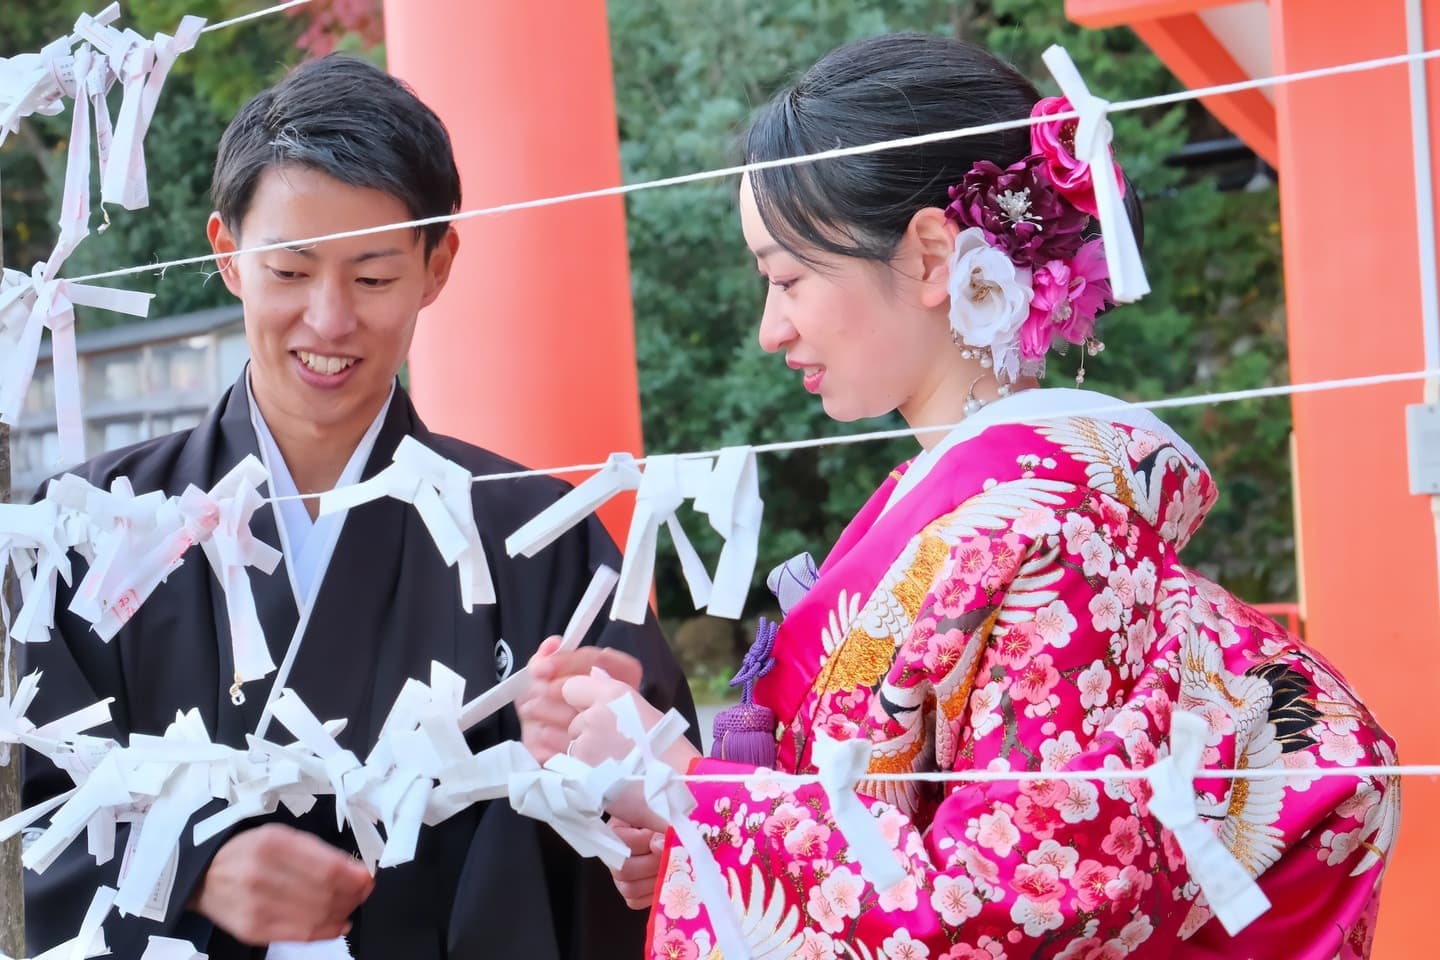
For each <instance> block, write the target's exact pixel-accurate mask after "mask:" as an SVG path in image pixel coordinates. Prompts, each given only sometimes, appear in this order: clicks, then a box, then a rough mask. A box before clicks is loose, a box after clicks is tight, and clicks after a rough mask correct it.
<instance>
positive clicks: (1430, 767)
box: [628, 763, 1440, 785]
mask: <svg viewBox="0 0 1440 960" xmlns="http://www.w3.org/2000/svg"><path fill="white" fill-rule="evenodd" d="M1149 772H1150V771H1149V770H1148V769H1145V768H1137V769H1128V768H1127V769H1116V770H920V771H912V772H910V773H867V774H865V776H864V777H863V780H864V781H866V782H869V781H874V782H876V783H915V782H920V783H1035V782H1040V781H1047V782H1048V781H1053V780H1064V781H1068V782H1075V781H1081V780H1083V781H1091V782H1093V781H1097V780H1099V781H1106V782H1109V781H1116V780H1144V779H1145V778H1146V777H1147V776H1148V774H1149ZM1324 777H1440V763H1432V764H1406V765H1404V766H1354V767H1296V768H1293V769H1291V768H1289V767H1286V768H1275V767H1265V768H1258V769H1254V768H1247V769H1244V770H1231V769H1213V770H1212V769H1210V768H1201V769H1200V770H1197V771H1196V772H1195V779H1196V780H1207V779H1214V780H1274V779H1292V778H1293V779H1305V780H1309V779H1313V778H1324ZM769 778H773V779H775V780H778V781H781V782H782V783H785V784H787V785H788V784H795V785H799V784H812V783H816V784H818V783H819V782H820V776H819V774H815V773H780V772H778V771H775V770H769V769H763V768H762V769H760V770H757V771H756V772H755V773H691V774H685V775H682V776H680V777H679V779H681V780H683V781H685V782H686V783H753V782H755V780H757V779H760V780H764V779H769ZM628 779H632V780H639V779H641V778H639V777H631V778H628Z"/></svg>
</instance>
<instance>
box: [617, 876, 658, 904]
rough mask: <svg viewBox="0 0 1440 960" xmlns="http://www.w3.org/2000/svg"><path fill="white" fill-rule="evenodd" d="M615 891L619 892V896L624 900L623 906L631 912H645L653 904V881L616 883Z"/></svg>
mask: <svg viewBox="0 0 1440 960" xmlns="http://www.w3.org/2000/svg"><path fill="white" fill-rule="evenodd" d="M615 889H616V890H618V891H620V896H621V897H623V898H624V899H625V905H626V906H627V907H629V908H630V909H631V910H646V909H648V908H649V907H650V905H651V904H652V903H654V902H655V883H654V880H653V879H652V880H651V881H650V882H649V883H637V882H631V881H623V882H618V883H616V884H615Z"/></svg>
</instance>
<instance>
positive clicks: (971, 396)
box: [965, 373, 985, 417]
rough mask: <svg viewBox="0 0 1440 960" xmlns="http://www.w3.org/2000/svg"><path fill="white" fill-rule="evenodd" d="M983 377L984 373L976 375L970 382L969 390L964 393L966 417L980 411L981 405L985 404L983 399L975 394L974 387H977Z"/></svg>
mask: <svg viewBox="0 0 1440 960" xmlns="http://www.w3.org/2000/svg"><path fill="white" fill-rule="evenodd" d="M984 379H985V374H983V373H982V374H980V376H978V377H976V378H975V381H974V382H973V383H971V384H970V390H969V391H968V392H967V393H966V394H965V416H967V417H973V416H974V415H975V414H977V413H979V412H980V408H981V407H983V406H985V401H984V400H981V399H980V398H979V397H977V396H975V388H976V387H978V386H979V385H980V381H981V380H984Z"/></svg>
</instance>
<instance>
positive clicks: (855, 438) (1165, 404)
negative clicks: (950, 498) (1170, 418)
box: [263, 368, 1440, 503]
mask: <svg viewBox="0 0 1440 960" xmlns="http://www.w3.org/2000/svg"><path fill="white" fill-rule="evenodd" d="M1427 377H1430V378H1434V377H1440V368H1437V369H1434V370H1414V371H1411V372H1409V373H1382V374H1375V375H1373V376H1368V377H1347V378H1344V379H1339V380H1316V381H1312V382H1310V383H1284V384H1279V385H1278V386H1273V387H1253V388H1251V389H1249V390H1230V391H1226V392H1224V393H1202V394H1196V395H1194V396H1188V397H1167V398H1165V399H1163V400H1145V401H1138V402H1135V403H1129V402H1125V401H1121V402H1118V403H1107V404H1099V405H1096V406H1093V407H1084V408H1081V409H1078V410H1074V411H1071V412H1067V413H1066V414H1065V415H1066V416H1067V417H1094V416H1099V415H1101V414H1107V413H1115V412H1118V411H1121V410H1134V409H1137V408H1138V409H1142V410H1169V409H1174V408H1177V407H1191V406H1215V405H1218V404H1222V403H1235V402H1238V401H1241V400H1256V399H1262V398H1266V397H1288V396H1295V395H1297V394H1309V393H1323V392H1325V391H1327V390H1349V389H1355V388H1358V387H1374V386H1380V385H1382V384H1387V383H1407V382H1410V381H1414V380H1424V379H1426V378H1427ZM1032 419H1034V418H1033V417H1019V416H1017V417H1013V418H1009V419H1007V418H1003V417H1002V418H997V419H995V420H993V421H991V425H992V426H1003V425H1008V424H1017V423H1026V422H1028V421H1029V420H1032ZM958 426H959V424H958V423H952V424H945V425H941V426H933V427H898V428H896V429H893V430H874V431H870V432H868V433H852V434H844V435H841V436H838V437H809V438H807V439H804V440H782V441H778V442H775V443H761V444H756V445H755V446H754V447H752V449H753V450H754V451H755V452H756V453H781V452H784V451H788V450H806V449H810V448H813V447H828V446H839V445H841V444H850V443H868V442H870V441H872V440H895V439H899V438H902V437H917V436H921V435H923V434H930V433H948V432H949V431H951V430H954V429H955V428H956V427H958ZM721 452H722V451H720V450H699V451H695V452H692V453H681V454H676V456H678V457H680V458H681V459H682V460H701V459H705V458H707V457H718V456H719V455H720V454H721ZM646 459H647V458H645V457H636V458H635V463H637V464H643V463H645V462H646ZM604 467H605V464H604V463H577V464H572V465H570V466H566V467H541V468H537V469H531V470H511V471H509V472H506V473H482V474H478V475H476V476H473V477H471V478H470V479H471V480H472V481H473V482H475V483H488V482H490V481H493V480H519V479H523V478H525V477H544V476H554V475H558V474H566V473H592V472H594V471H596V470H602V469H604ZM324 495H325V491H322V492H320V493H301V494H293V495H291V496H285V497H270V498H268V499H266V500H265V501H263V502H265V503H281V502H284V501H286V500H313V499H318V498H320V497H322V496H324Z"/></svg>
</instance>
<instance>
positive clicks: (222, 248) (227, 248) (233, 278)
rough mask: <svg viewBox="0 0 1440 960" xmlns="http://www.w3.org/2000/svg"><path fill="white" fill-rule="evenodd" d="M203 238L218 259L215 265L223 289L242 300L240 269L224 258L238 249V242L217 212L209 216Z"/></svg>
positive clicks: (231, 260) (232, 261)
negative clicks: (218, 269)
mask: <svg viewBox="0 0 1440 960" xmlns="http://www.w3.org/2000/svg"><path fill="white" fill-rule="evenodd" d="M205 236H206V237H208V238H209V240H210V249H211V250H213V251H215V253H216V254H217V255H218V256H219V258H220V259H218V260H216V261H215V265H216V266H217V267H219V268H220V277H221V279H223V280H224V281H225V288H226V289H227V290H229V291H230V292H231V293H233V294H234V295H235V296H236V297H237V298H240V299H244V298H243V296H242V295H241V293H240V269H239V267H238V265H237V264H236V263H235V260H234V259H233V258H232V257H229V256H226V254H231V253H234V252H235V251H236V250H238V249H240V240H239V238H238V237H236V236H235V235H234V234H233V233H231V232H230V228H229V227H227V226H225V221H224V220H223V219H221V217H220V214H219V212H218V211H216V212H214V213H211V214H210V220H209V221H208V222H207V223H206V224H205Z"/></svg>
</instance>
